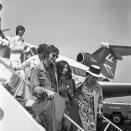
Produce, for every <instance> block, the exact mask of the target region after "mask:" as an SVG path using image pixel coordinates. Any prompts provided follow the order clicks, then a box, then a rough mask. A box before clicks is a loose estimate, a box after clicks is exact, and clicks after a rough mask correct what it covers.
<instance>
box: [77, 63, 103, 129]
mask: <svg viewBox="0 0 131 131" xmlns="http://www.w3.org/2000/svg"><path fill="white" fill-rule="evenodd" d="M87 73H88V74H87V77H86V80H85V82H84V83H83V84H82V86H81V87H80V89H79V98H78V105H79V114H80V119H81V123H82V127H83V129H84V130H85V131H96V126H97V124H96V123H97V112H98V113H99V114H100V115H101V109H102V100H103V94H102V88H101V87H100V85H99V84H98V82H97V80H98V78H100V77H102V75H101V74H100V67H98V66H96V65H92V66H90V67H89V71H88V72H87Z"/></svg>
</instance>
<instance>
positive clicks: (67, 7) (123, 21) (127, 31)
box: [0, 0, 131, 82]
mask: <svg viewBox="0 0 131 131" xmlns="http://www.w3.org/2000/svg"><path fill="white" fill-rule="evenodd" d="M0 1H1V3H2V5H3V9H2V12H1V13H2V17H1V18H2V29H5V28H10V29H12V31H15V27H16V26H17V25H20V24H21V25H23V26H24V27H25V28H26V32H25V35H24V39H25V41H27V42H29V43H30V44H35V45H38V44H41V43H47V44H54V45H55V46H56V47H58V48H59V50H60V54H62V55H64V56H66V57H69V58H72V59H76V56H77V54H78V53H79V52H82V51H83V52H88V53H93V52H94V51H95V50H96V49H98V48H99V47H100V43H101V42H109V43H110V44H119V45H130V46H131V1H130V0H0ZM14 35H15V32H14ZM114 81H117V82H131V56H129V57H124V58H123V61H118V63H117V68H116V73H115V79H114Z"/></svg>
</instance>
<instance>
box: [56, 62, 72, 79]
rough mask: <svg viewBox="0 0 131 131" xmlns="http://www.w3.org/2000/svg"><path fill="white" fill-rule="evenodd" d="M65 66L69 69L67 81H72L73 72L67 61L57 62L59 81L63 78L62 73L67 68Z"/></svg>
mask: <svg viewBox="0 0 131 131" xmlns="http://www.w3.org/2000/svg"><path fill="white" fill-rule="evenodd" d="M65 65H67V67H68V72H67V74H66V78H67V79H72V74H71V73H72V72H71V68H70V65H69V64H68V62H67V61H64V60H61V61H59V62H57V65H56V67H57V74H58V79H59V78H60V77H61V76H62V72H63V69H64V67H65Z"/></svg>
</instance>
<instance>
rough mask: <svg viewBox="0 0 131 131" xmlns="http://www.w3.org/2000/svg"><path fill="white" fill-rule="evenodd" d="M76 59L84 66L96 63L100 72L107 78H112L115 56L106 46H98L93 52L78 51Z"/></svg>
mask: <svg viewBox="0 0 131 131" xmlns="http://www.w3.org/2000/svg"><path fill="white" fill-rule="evenodd" d="M77 61H78V62H81V63H83V64H84V65H86V66H90V65H93V64H97V65H99V66H100V67H101V73H102V74H103V75H104V76H105V77H106V78H109V79H113V78H114V74H115V70H116V64H117V57H116V56H115V55H114V54H113V52H112V50H111V49H110V48H107V47H100V48H99V49H98V50H97V51H95V52H94V53H93V54H88V53H79V54H78V55H77Z"/></svg>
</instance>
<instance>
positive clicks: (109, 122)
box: [102, 116, 123, 131]
mask: <svg viewBox="0 0 131 131" xmlns="http://www.w3.org/2000/svg"><path fill="white" fill-rule="evenodd" d="M102 117H103V119H104V120H106V121H107V122H108V124H107V126H106V127H105V129H104V131H106V130H107V128H108V127H109V125H110V124H111V125H113V126H114V127H115V128H116V129H118V130H119V131H123V130H122V129H120V128H119V127H118V126H116V125H115V124H114V123H112V122H111V121H110V120H108V119H107V118H106V117H105V116H102Z"/></svg>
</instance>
